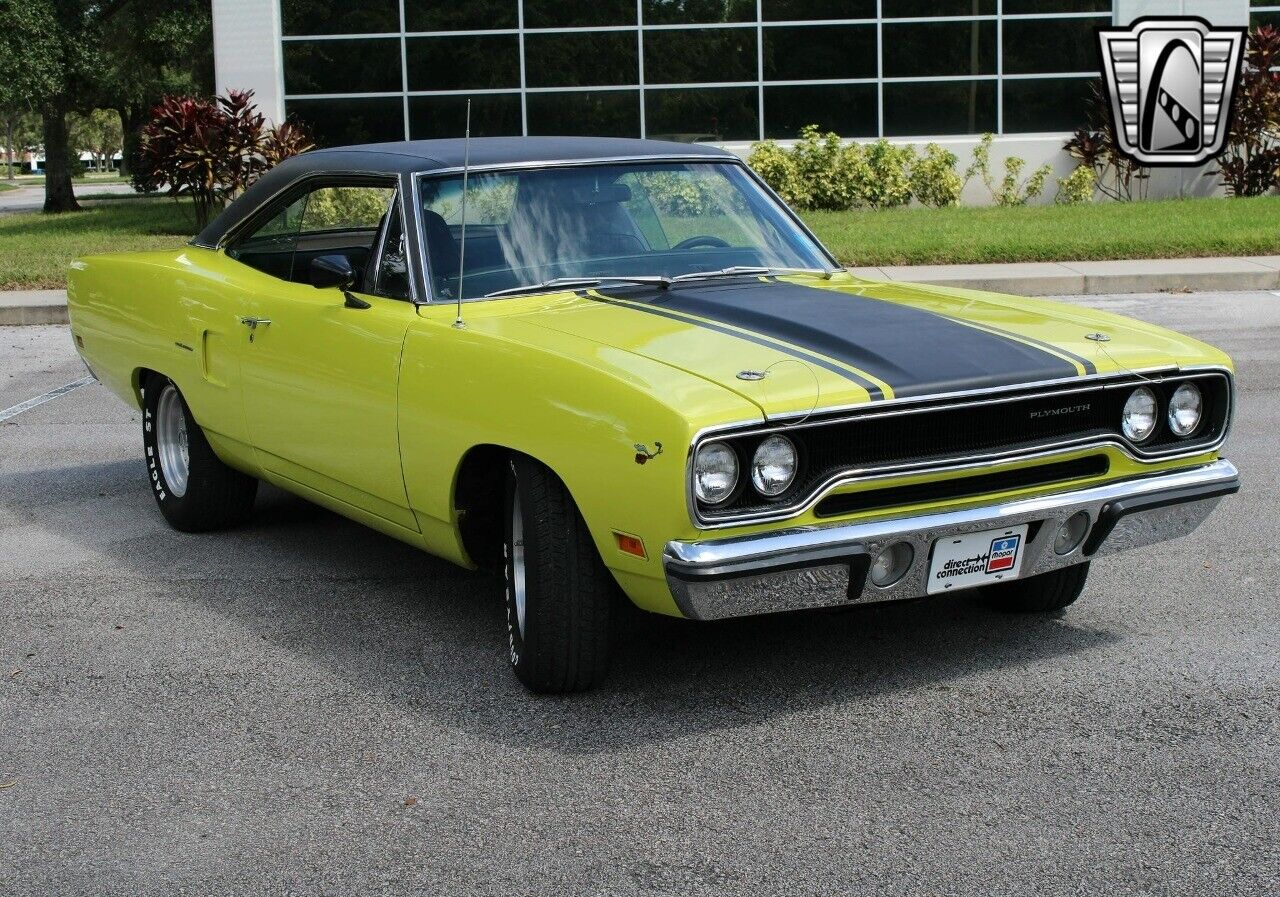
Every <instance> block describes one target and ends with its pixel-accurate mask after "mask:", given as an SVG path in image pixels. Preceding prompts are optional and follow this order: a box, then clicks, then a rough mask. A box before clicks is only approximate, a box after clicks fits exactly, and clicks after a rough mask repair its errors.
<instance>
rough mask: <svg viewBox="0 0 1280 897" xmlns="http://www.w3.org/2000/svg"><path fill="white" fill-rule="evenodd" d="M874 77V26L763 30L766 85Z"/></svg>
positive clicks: (825, 26) (823, 26) (819, 26)
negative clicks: (767, 83) (780, 82)
mask: <svg viewBox="0 0 1280 897" xmlns="http://www.w3.org/2000/svg"><path fill="white" fill-rule="evenodd" d="M875 76H876V26H874V25H814V26H810V27H807V28H803V27H802V28H772V27H771V28H765V29H764V77H765V80H766V81H808V80H814V81H816V80H827V79H829V80H836V79H841V78H874V77H875Z"/></svg>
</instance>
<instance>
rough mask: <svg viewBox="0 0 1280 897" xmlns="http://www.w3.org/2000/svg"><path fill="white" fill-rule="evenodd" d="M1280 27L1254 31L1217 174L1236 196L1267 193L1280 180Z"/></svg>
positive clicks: (1267, 27) (1228, 191) (1246, 54)
mask: <svg viewBox="0 0 1280 897" xmlns="http://www.w3.org/2000/svg"><path fill="white" fill-rule="evenodd" d="M1277 66H1280V30H1277V29H1276V28H1275V27H1274V26H1271V25H1262V26H1259V27H1258V28H1255V29H1254V30H1253V31H1252V32H1251V33H1250V34H1249V43H1248V46H1247V48H1246V49H1245V64H1244V71H1243V72H1241V75H1240V83H1239V85H1237V87H1236V101H1235V115H1234V116H1233V117H1232V119H1231V127H1230V128H1229V129H1228V130H1227V146H1226V149H1225V150H1224V151H1223V152H1222V154H1221V155H1220V156H1218V170H1217V174H1219V175H1221V177H1222V183H1223V186H1224V187H1226V190H1227V193H1228V194H1229V195H1231V196H1261V195H1262V194H1263V193H1266V192H1267V191H1268V190H1270V189H1271V188H1273V187H1275V186H1276V185H1277V183H1280V71H1278V70H1277V68H1276V67H1277Z"/></svg>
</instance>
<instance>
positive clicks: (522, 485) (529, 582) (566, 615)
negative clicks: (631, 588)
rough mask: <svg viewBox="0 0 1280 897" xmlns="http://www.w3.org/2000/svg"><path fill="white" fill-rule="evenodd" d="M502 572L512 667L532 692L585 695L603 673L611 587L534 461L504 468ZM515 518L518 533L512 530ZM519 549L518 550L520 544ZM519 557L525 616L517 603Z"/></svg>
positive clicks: (561, 497)
mask: <svg viewBox="0 0 1280 897" xmlns="http://www.w3.org/2000/svg"><path fill="white" fill-rule="evenodd" d="M504 507H505V513H504V514H503V520H504V524H503V551H502V558H503V561H502V567H503V579H504V581H505V585H506V588H505V593H506V606H507V644H508V648H509V657H510V661H511V667H512V669H513V670H515V674H516V676H517V677H518V678H519V679H520V681H521V682H523V683H524V684H525V685H526V686H527V687H528V688H529V689H530V690H531V691H534V692H541V693H549V694H554V693H560V692H574V691H585V690H586V689H589V688H592V687H593V686H595V685H596V684H597V683H599V682H600V681H601V680H602V679H603V678H604V676H605V673H606V672H607V671H608V665H609V634H610V612H611V609H612V604H613V601H614V598H615V590H616V588H617V587H616V584H615V583H614V581H613V576H612V574H610V573H609V571H608V570H607V569H606V568H605V566H604V562H603V561H601V560H600V553H599V552H598V551H597V550H596V544H595V542H594V541H592V539H591V534H590V533H589V532H588V531H587V525H586V523H585V522H583V520H582V515H581V514H580V513H579V512H578V508H577V506H576V505H575V504H574V502H573V498H572V497H571V496H570V495H569V490H568V489H566V488H565V486H564V483H562V482H561V481H560V478H559V477H557V476H556V475H555V474H554V473H552V472H551V471H550V470H548V469H547V468H546V467H544V466H543V465H541V464H539V463H538V462H536V461H534V460H532V459H530V458H525V457H522V456H516V457H513V458H512V459H511V462H510V464H509V465H508V473H507V489H506V502H505V506H504ZM517 514H518V515H519V524H520V530H521V532H520V533H519V536H520V537H521V538H517V534H516V532H515V531H516V525H517ZM517 542H518V543H519V544H517ZM521 557H523V590H524V596H525V600H524V617H523V624H522V622H521V615H520V608H519V605H518V601H517V588H518V583H517V579H518V573H519V567H520V558H521Z"/></svg>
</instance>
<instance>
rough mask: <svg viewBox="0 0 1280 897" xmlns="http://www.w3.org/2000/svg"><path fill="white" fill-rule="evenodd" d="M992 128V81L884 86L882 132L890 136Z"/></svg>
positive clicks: (978, 130) (970, 131) (981, 131)
mask: <svg viewBox="0 0 1280 897" xmlns="http://www.w3.org/2000/svg"><path fill="white" fill-rule="evenodd" d="M995 129H996V82H995V81H943V82H932V83H930V82H920V83H913V84H886V85H885V86H884V133H885V134H886V135H887V136H889V137H908V136H917V135H930V136H932V135H942V134H983V133H986V132H987V131H994V130H995Z"/></svg>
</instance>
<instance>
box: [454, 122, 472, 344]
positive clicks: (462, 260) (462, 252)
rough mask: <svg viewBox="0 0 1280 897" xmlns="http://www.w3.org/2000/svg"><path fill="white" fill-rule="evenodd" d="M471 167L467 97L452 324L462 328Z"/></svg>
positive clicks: (464, 325) (463, 325)
mask: <svg viewBox="0 0 1280 897" xmlns="http://www.w3.org/2000/svg"><path fill="white" fill-rule="evenodd" d="M470 167H471V98H470V97H468V98H467V130H466V136H465V137H463V138H462V239H461V240H459V244H460V245H459V246H458V316H457V317H456V318H454V319H453V326H454V327H458V328H462V327H466V326H467V325H466V324H464V323H463V322H462V283H463V278H464V277H466V273H467V172H468V169H469V168H470Z"/></svg>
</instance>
